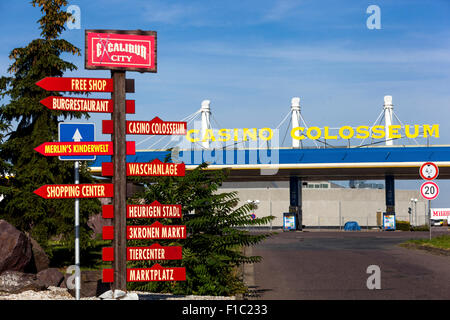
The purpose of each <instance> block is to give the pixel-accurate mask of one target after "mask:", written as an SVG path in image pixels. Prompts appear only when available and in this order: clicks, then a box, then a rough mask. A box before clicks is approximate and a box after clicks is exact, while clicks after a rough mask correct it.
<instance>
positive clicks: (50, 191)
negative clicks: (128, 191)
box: [34, 183, 114, 199]
mask: <svg viewBox="0 0 450 320" xmlns="http://www.w3.org/2000/svg"><path fill="white" fill-rule="evenodd" d="M34 193H35V194H37V195H38V196H40V197H42V198H44V199H69V198H112V197H114V187H113V184H112V183H103V184H53V185H49V184H47V185H45V186H42V187H40V188H38V189H36V190H34Z"/></svg>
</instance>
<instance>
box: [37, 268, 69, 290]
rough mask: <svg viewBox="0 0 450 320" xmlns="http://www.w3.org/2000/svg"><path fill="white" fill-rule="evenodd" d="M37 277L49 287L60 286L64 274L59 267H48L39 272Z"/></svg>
mask: <svg viewBox="0 0 450 320" xmlns="http://www.w3.org/2000/svg"><path fill="white" fill-rule="evenodd" d="M36 277H37V279H38V280H39V281H40V282H41V283H42V284H44V285H45V286H46V287H47V288H48V287H58V286H59V285H60V284H61V282H62V281H63V280H64V274H62V273H61V272H60V271H59V270H58V269H57V268H48V269H45V270H42V271H40V272H38V274H37V275H36Z"/></svg>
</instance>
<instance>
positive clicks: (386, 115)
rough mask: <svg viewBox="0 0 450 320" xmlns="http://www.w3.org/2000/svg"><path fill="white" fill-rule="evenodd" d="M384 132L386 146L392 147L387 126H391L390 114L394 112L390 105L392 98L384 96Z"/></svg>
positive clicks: (392, 106)
mask: <svg viewBox="0 0 450 320" xmlns="http://www.w3.org/2000/svg"><path fill="white" fill-rule="evenodd" d="M383 109H384V130H385V133H386V137H385V139H386V145H387V146H392V145H394V141H393V140H392V139H390V138H389V126H391V125H392V114H393V112H394V105H393V104H392V96H384V106H383Z"/></svg>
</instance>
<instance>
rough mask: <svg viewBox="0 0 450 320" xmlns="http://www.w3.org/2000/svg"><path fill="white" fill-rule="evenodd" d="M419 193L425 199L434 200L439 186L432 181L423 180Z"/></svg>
mask: <svg viewBox="0 0 450 320" xmlns="http://www.w3.org/2000/svg"><path fill="white" fill-rule="evenodd" d="M420 194H421V195H422V197H424V198H425V199H427V200H434V199H436V198H437V196H438V195H439V187H438V185H437V184H436V183H434V182H432V181H427V182H424V183H422V185H421V186H420Z"/></svg>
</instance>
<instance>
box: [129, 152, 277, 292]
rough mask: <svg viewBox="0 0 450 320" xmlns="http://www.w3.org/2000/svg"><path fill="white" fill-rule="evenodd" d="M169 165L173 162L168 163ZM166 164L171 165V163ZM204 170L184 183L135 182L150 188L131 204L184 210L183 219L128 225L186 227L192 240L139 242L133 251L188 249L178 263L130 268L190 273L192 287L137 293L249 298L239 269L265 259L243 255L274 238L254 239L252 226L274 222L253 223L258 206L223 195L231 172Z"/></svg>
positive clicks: (147, 286)
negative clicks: (139, 248) (173, 206)
mask: <svg viewBox="0 0 450 320" xmlns="http://www.w3.org/2000/svg"><path fill="white" fill-rule="evenodd" d="M167 160H168V159H167ZM167 160H166V161H167ZM206 168H207V164H205V163H204V164H202V165H200V166H198V167H197V168H195V169H194V170H192V171H191V172H187V173H186V176H184V177H157V178H155V179H154V180H152V181H148V180H144V179H142V178H139V177H137V178H133V179H134V180H135V182H139V183H141V184H142V186H143V187H144V191H142V192H139V193H136V195H135V196H134V198H133V199H131V200H130V201H131V202H132V203H135V204H142V201H144V202H145V203H146V204H150V203H152V202H153V201H154V200H157V201H159V202H160V203H162V204H181V205H182V212H183V217H182V219H151V220H152V221H150V222H149V221H148V220H149V219H131V220H130V221H129V222H128V224H133V225H149V224H152V223H153V222H155V221H159V222H161V223H162V224H164V225H180V224H184V225H186V229H187V238H186V239H181V240H178V239H177V240H158V241H149V240H133V241H128V243H127V246H130V247H131V246H150V245H151V244H153V243H156V242H157V243H159V244H160V245H162V246H182V247H183V259H182V260H181V261H180V260H173V261H156V262H155V261H136V262H132V263H129V267H135V268H149V267H152V266H153V265H154V264H155V263H159V264H160V265H161V266H163V267H168V266H171V267H185V268H186V281H179V282H150V283H139V282H130V283H128V287H129V288H130V289H137V290H149V291H153V292H155V291H157V292H171V293H174V294H196V295H225V296H228V295H233V294H236V293H244V292H245V291H246V288H245V285H244V283H243V281H242V278H241V276H240V273H239V269H238V267H239V266H241V265H242V264H244V263H256V262H259V261H260V260H261V257H259V256H247V255H245V254H244V253H243V249H244V248H245V247H247V246H251V245H254V244H257V243H259V242H261V241H263V240H264V239H266V238H267V237H268V236H270V235H271V233H265V232H259V233H253V232H249V231H247V230H246V229H247V228H248V227H250V226H260V225H266V224H268V223H269V222H270V221H271V220H272V219H273V218H274V217H273V216H265V217H258V218H255V219H252V218H251V212H252V210H253V209H254V207H253V206H252V204H248V203H245V204H244V205H242V206H239V207H238V206H237V204H238V201H239V198H238V194H237V192H218V189H219V187H220V186H221V185H222V182H223V181H224V180H225V179H226V177H227V175H228V173H227V171H225V170H221V171H212V170H205V169H206Z"/></svg>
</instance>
